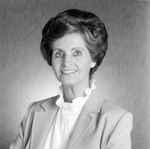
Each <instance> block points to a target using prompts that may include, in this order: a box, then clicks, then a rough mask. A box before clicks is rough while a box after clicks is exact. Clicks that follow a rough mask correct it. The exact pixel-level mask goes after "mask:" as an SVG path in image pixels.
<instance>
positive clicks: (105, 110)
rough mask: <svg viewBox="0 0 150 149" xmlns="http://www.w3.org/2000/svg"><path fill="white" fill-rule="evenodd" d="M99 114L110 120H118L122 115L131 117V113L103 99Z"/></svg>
mask: <svg viewBox="0 0 150 149" xmlns="http://www.w3.org/2000/svg"><path fill="white" fill-rule="evenodd" d="M101 115H102V116H103V117H107V119H110V120H118V119H120V118H122V117H126V118H127V119H131V118H132V114H131V113H130V112H129V111H127V110H125V109H124V108H122V107H121V106H119V105H116V104H114V103H113V102H111V101H109V100H107V99H105V100H104V101H103V103H102V105H101Z"/></svg>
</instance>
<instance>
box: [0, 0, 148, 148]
mask: <svg viewBox="0 0 150 149" xmlns="http://www.w3.org/2000/svg"><path fill="white" fill-rule="evenodd" d="M68 8H79V9H82V10H88V11H92V12H94V13H95V14H97V15H98V16H99V17H100V18H101V19H102V20H103V21H104V22H105V24H106V28H107V31H108V34H109V48H108V52H107V55H106V57H105V59H104V61H103V63H102V65H101V67H100V68H99V70H98V71H97V73H96V74H95V78H96V80H97V86H98V87H99V88H100V89H101V92H102V93H103V95H104V96H105V97H106V98H107V99H109V100H110V101H113V102H115V103H116V104H119V105H120V106H122V107H124V108H125V109H127V110H129V111H130V112H132V113H133V116H134V126H133V131H132V149H150V135H149V133H148V131H149V129H150V1H148V0H147V1H146V0H141V1H140V0H139V1H138V0H137V1H135V0H80V1H78V0H62V1H60V0H1V1H0V148H2V149H7V148H8V146H9V145H10V143H11V142H12V141H13V140H14V139H15V137H16V135H17V133H18V126H19V124H20V122H21V120H22V118H23V116H24V115H25V112H26V109H27V107H28V106H29V104H30V103H31V102H33V101H38V100H41V99H44V98H47V97H49V96H52V95H54V94H56V90H57V87H58V85H59V82H57V81H56V79H55V76H54V74H53V71H52V69H51V68H50V67H49V66H48V65H47V64H46V62H45V61H44V60H43V59H42V57H41V54H40V40H41V30H42V27H43V25H44V24H45V23H46V22H47V21H48V19H49V18H50V17H52V16H55V15H56V14H58V13H59V12H60V11H63V10H65V9H68Z"/></svg>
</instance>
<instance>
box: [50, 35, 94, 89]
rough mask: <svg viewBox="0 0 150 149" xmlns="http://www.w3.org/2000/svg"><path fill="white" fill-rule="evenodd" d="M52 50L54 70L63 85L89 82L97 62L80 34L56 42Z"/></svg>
mask: <svg viewBox="0 0 150 149" xmlns="http://www.w3.org/2000/svg"><path fill="white" fill-rule="evenodd" d="M52 50H53V52H52V53H53V54H52V68H53V70H54V73H55V75H56V78H57V79H58V80H59V81H60V82H62V84H63V85H67V86H76V85H78V84H82V83H88V82H89V71H90V68H92V67H94V66H95V62H93V61H92V59H91V56H90V53H89V50H88V49H87V47H86V44H85V42H84V40H83V38H82V36H81V35H80V34H79V33H72V34H68V35H65V36H63V37H62V38H60V39H58V40H56V41H54V43H53V46H52Z"/></svg>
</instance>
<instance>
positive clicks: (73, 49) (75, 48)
mask: <svg viewBox="0 0 150 149" xmlns="http://www.w3.org/2000/svg"><path fill="white" fill-rule="evenodd" d="M77 49H78V50H81V51H84V49H83V48H81V47H74V48H72V49H71V50H72V51H75V50H77Z"/></svg>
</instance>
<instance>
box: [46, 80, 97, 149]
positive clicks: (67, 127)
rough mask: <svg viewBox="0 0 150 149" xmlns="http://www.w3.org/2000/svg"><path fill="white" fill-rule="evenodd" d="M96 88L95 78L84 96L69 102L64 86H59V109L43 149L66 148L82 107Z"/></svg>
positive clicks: (57, 103)
mask: <svg viewBox="0 0 150 149" xmlns="http://www.w3.org/2000/svg"><path fill="white" fill-rule="evenodd" d="M95 88H96V86H95V80H93V81H92V82H91V83H90V88H87V89H86V90H85V91H84V93H85V96H84V97H77V98H75V99H73V101H72V103H68V102H64V98H63V91H62V86H60V87H59V89H58V94H59V95H60V97H59V99H58V100H57V101H56V105H57V106H58V107H59V111H58V113H57V116H56V118H55V120H54V121H53V124H52V126H51V128H50V131H49V134H48V137H47V139H46V142H45V144H44V148H43V149H66V147H67V145H68V142H69V139H70V137H71V134H72V131H73V129H74V127H75V124H76V122H77V119H78V117H79V115H80V113H81V110H82V107H83V106H84V104H85V102H86V101H87V99H88V98H89V96H90V94H91V91H92V90H94V89H95Z"/></svg>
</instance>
